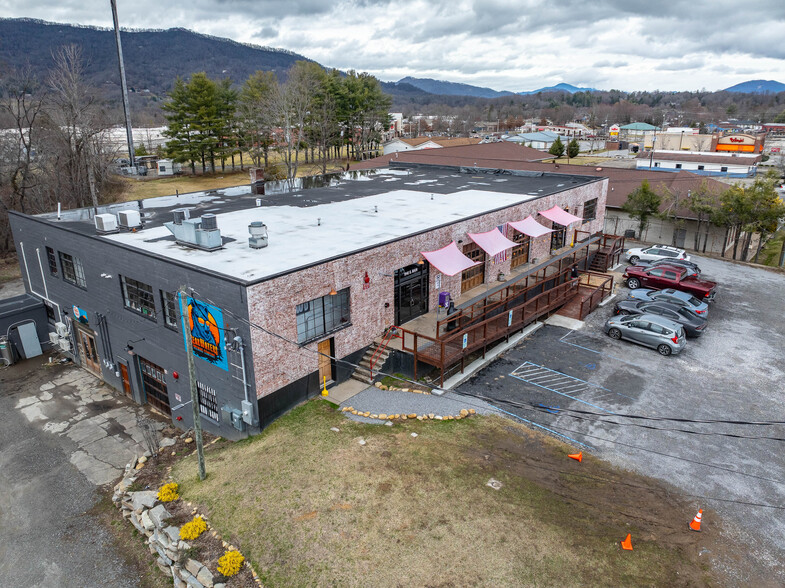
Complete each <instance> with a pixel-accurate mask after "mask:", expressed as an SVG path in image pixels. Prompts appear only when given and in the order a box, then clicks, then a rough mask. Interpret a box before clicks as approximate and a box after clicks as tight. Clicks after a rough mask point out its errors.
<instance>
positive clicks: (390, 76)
mask: <svg viewBox="0 0 785 588" xmlns="http://www.w3.org/2000/svg"><path fill="white" fill-rule="evenodd" d="M117 2H118V11H119V15H120V23H121V25H122V26H125V27H134V28H169V27H185V28H189V29H191V30H194V31H197V32H200V33H208V34H212V35H217V36H221V37H229V38H231V39H234V40H236V41H242V42H247V43H254V44H259V45H267V46H272V47H280V48H284V49H289V50H291V51H295V52H297V53H300V54H302V55H305V56H306V57H309V58H311V59H314V60H316V61H318V62H319V63H321V64H322V65H325V66H328V67H336V68H339V69H343V70H346V69H356V70H359V71H368V72H370V73H372V74H374V75H376V76H377V77H379V78H380V79H382V80H385V81H396V80H398V79H400V78H402V77H404V76H414V77H429V78H436V79H443V80H449V81H454V82H464V83H469V84H474V85H479V86H487V87H490V88H494V89H496V90H513V91H521V90H531V89H535V88H539V87H542V86H547V85H553V84H556V83H559V82H567V83H571V84H575V85H578V86H588V87H594V88H599V89H611V88H619V89H623V90H654V89H661V90H696V89H700V88H706V89H708V90H717V89H721V88H725V87H728V86H730V85H733V84H735V83H737V82H741V81H745V80H749V79H774V80H778V81H781V82H785V0H756V1H755V2H741V1H739V0H644V1H641V0H548V1H545V0H517V1H513V0H399V1H393V0H335V1H330V0H189V2H182V1H181V0H170V1H169V2H165V3H164V2H160V0H134V1H133V2H131V1H130V0H117ZM0 14H2V15H3V16H5V17H22V16H24V17H32V18H43V19H45V20H48V21H54V22H66V23H79V24H87V25H97V26H111V23H112V16H111V9H110V5H109V1H108V0H26V1H25V2H19V1H18V0H0Z"/></svg>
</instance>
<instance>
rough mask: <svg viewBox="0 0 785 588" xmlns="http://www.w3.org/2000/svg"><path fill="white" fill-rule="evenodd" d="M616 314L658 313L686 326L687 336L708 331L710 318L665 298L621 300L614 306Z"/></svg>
mask: <svg viewBox="0 0 785 588" xmlns="http://www.w3.org/2000/svg"><path fill="white" fill-rule="evenodd" d="M614 310H615V312H616V314H621V315H627V314H633V315H635V314H637V315H640V314H656V315H659V316H661V317H664V318H666V319H668V320H672V321H673V322H674V323H678V324H680V325H681V326H682V327H684V332H685V333H686V334H687V337H700V336H701V335H703V333H704V332H705V331H706V325H707V323H708V320H707V319H706V318H705V317H702V316H699V315H698V314H696V313H694V312H693V311H691V310H689V309H688V308H686V307H684V306H680V305H678V304H672V303H669V302H665V301H663V300H652V301H648V300H633V299H629V298H628V299H627V300H620V301H619V302H617V303H616V306H615V307H614Z"/></svg>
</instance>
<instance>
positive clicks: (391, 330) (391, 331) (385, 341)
mask: <svg viewBox="0 0 785 588" xmlns="http://www.w3.org/2000/svg"><path fill="white" fill-rule="evenodd" d="M397 333H398V329H397V327H396V326H395V325H391V326H389V327H387V330H385V331H384V336H383V337H382V342H381V343H380V344H379V345H377V346H376V350H375V351H374V352H373V355H372V356H371V361H370V362H369V366H370V367H369V368H368V371H370V372H371V378H373V366H375V365H376V362H377V361H379V358H380V357H381V356H382V353H384V350H385V349H387V346H388V345H389V344H390V341H391V340H392V338H393V337H395V336H396V335H397Z"/></svg>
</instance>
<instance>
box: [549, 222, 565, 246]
mask: <svg viewBox="0 0 785 588" xmlns="http://www.w3.org/2000/svg"><path fill="white" fill-rule="evenodd" d="M552 228H553V232H552V233H551V251H555V250H556V249H561V248H562V247H564V238H565V236H566V234H567V227H563V226H562V225H557V224H556V223H553V227H552Z"/></svg>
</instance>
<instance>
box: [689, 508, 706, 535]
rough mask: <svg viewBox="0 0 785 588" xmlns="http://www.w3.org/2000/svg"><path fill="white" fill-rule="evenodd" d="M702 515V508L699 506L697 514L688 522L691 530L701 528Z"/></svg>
mask: <svg viewBox="0 0 785 588" xmlns="http://www.w3.org/2000/svg"><path fill="white" fill-rule="evenodd" d="M702 515H703V509H702V508H699V509H698V514H696V515H695V518H694V519H692V522H691V523H690V529H692V530H693V531H700V530H701V518H703V517H702Z"/></svg>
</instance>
